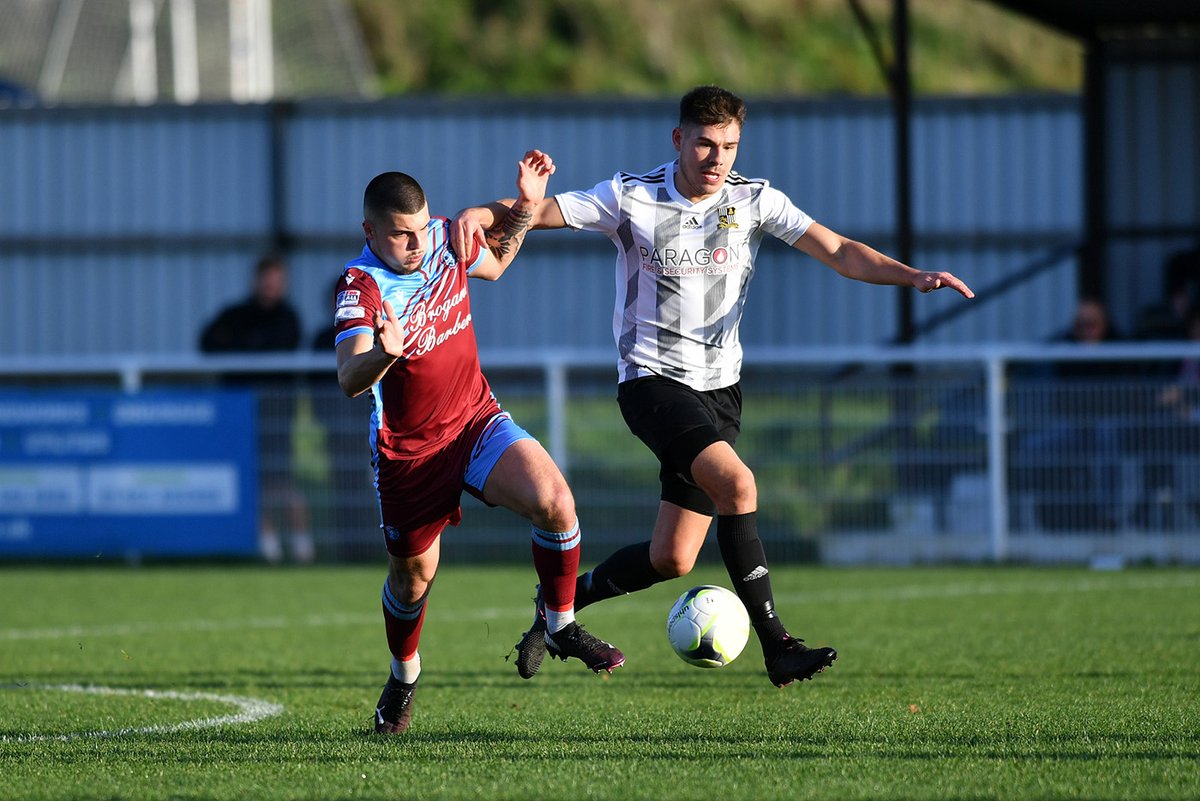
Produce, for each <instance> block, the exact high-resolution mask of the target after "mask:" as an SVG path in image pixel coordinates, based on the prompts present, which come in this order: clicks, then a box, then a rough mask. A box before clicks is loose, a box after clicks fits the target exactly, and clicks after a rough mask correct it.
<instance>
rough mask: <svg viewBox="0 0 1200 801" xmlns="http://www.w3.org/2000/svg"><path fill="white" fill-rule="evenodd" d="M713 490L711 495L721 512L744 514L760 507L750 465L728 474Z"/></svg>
mask: <svg viewBox="0 0 1200 801" xmlns="http://www.w3.org/2000/svg"><path fill="white" fill-rule="evenodd" d="M712 490H713V491H711V492H710V493H709V495H710V497H712V499H713V502H714V503H715V504H716V505H717V511H718V512H719V513H720V514H744V513H745V512H753V511H754V510H755V509H757V508H758V487H757V485H756V484H755V483H754V473H752V472H751V471H750V468H748V467H743V468H742V469H741V470H738V471H737V472H735V473H734V474H733V475H732V476H727V477H726V478H725V479H724V480H722V481H720V482H718V484H717V486H716V487H714V488H712Z"/></svg>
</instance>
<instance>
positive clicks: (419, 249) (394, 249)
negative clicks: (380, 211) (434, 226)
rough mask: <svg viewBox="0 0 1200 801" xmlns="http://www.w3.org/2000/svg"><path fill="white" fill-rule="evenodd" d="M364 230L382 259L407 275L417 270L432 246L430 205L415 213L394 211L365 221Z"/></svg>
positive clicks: (377, 254) (373, 248)
mask: <svg viewBox="0 0 1200 801" xmlns="http://www.w3.org/2000/svg"><path fill="white" fill-rule="evenodd" d="M363 232H364V233H366V235H367V242H369V243H370V245H371V250H373V251H374V252H375V255H376V256H378V257H379V260H380V261H382V262H383V263H384V264H386V265H387V266H388V267H391V268H392V269H393V270H395V271H396V272H398V273H401V274H404V275H407V274H408V273H411V272H415V271H416V270H417V268H418V267H420V266H421V261H422V260H423V259H424V258H425V250H426V248H427V247H428V245H429V206H423V207H422V208H421V210H420V211H418V212H416V213H415V214H397V213H395V212H392V213H391V214H386V215H382V216H381V217H380V218H378V219H373V220H363Z"/></svg>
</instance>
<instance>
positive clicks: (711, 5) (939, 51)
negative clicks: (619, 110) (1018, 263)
mask: <svg viewBox="0 0 1200 801" xmlns="http://www.w3.org/2000/svg"><path fill="white" fill-rule="evenodd" d="M352 2H353V5H354V8H355V10H356V12H357V13H358V16H359V19H360V21H361V22H362V24H363V29H364V31H365V33H366V36H367V40H368V42H369V46H370V48H371V53H372V57H373V59H374V62H375V65H376V67H377V70H378V76H379V85H380V88H381V90H382V91H383V93H384V94H385V95H402V94H420V93H437V94H455V95H463V94H465V95H479V96H509V95H517V96H528V95H622V96H662V95H669V94H674V93H676V92H679V91H681V90H683V89H686V88H688V87H690V86H693V85H695V84H698V83H710V82H711V83H720V84H722V85H726V86H729V87H730V88H733V89H735V90H736V91H738V92H739V93H742V94H754V95H769V96H775V95H793V96H794V95H801V96H831V95H834V96H836V95H854V96H872V95H882V94H885V93H886V86H885V82H884V79H883V77H882V75H881V73H880V69H879V66H878V64H877V63H876V60H875V58H874V56H873V55H872V50H871V46H870V43H869V41H868V38H867V37H866V36H865V35H864V33H863V30H862V28H861V27H860V26H859V24H858V22H857V21H856V19H855V15H854V12H853V9H852V5H851V2H850V0H790V1H789V0H740V1H739V0H688V1H686V2H684V1H676V0H490V1H489V2H484V0H438V2H418V3H412V2H404V0H352ZM861 5H862V8H863V9H864V10H865V11H866V13H867V15H868V16H869V17H870V19H871V22H872V24H873V28H874V30H875V31H876V33H877V35H878V37H879V40H880V41H881V42H882V44H883V47H884V49H885V51H886V52H887V54H888V55H889V56H890V52H891V40H890V30H889V24H890V18H891V6H892V4H891V0H861ZM909 8H910V29H911V41H912V52H911V68H912V80H913V89H914V91H915V92H916V93H917V94H924V95H978V94H1000V93H1012V92H1031V91H1032V92H1074V91H1077V90H1078V88H1079V85H1080V80H1081V74H1082V61H1081V53H1082V48H1081V45H1080V43H1079V42H1077V41H1075V40H1073V39H1071V38H1069V37H1065V36H1062V35H1059V34H1056V33H1055V32H1053V31H1051V30H1050V29H1048V28H1045V27H1043V26H1039V25H1036V24H1034V23H1032V22H1030V21H1028V20H1026V19H1025V18H1022V17H1020V16H1018V15H1016V14H1013V13H1011V12H1007V11H1004V10H1002V9H1000V8H999V7H997V6H995V5H993V4H991V3H988V2H983V0H910V3H909Z"/></svg>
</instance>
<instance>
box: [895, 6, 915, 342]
mask: <svg viewBox="0 0 1200 801" xmlns="http://www.w3.org/2000/svg"><path fill="white" fill-rule="evenodd" d="M892 59H893V61H892V69H891V71H890V76H889V77H890V83H891V90H892V106H893V121H894V124H895V132H896V151H895V152H896V258H897V259H899V260H900V261H902V262H904V263H905V264H912V258H913V254H912V250H913V230H912V148H911V144H910V130H911V127H912V126H911V122H912V120H911V118H912V86H911V77H910V75H909V66H908V0H892ZM897 293H898V304H899V305H898V308H897V321H896V326H897V330H896V341H897V342H899V343H901V344H908V343H910V342H912V341H913V340H914V339H916V325H915V323H914V321H913V293H912V290H911V289H909V288H908V287H899V288H898V289H897Z"/></svg>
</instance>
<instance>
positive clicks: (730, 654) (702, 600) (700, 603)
mask: <svg viewBox="0 0 1200 801" xmlns="http://www.w3.org/2000/svg"><path fill="white" fill-rule="evenodd" d="M749 637H750V616H749V615H748V614H746V607H744V606H742V602H741V600H740V599H739V598H738V597H737V595H735V594H734V593H732V592H730V591H729V590H727V589H725V588H724V587H717V586H715V585H712V584H704V585H702V586H699V587H692V588H691V589H690V590H688V591H687V592H685V593H684V594H683V595H680V596H679V600H678V601H676V602H675V605H674V606H672V607H671V612H670V614H668V615H667V638H668V639H669V640H670V641H671V647H672V648H673V649H675V653H677V654H678V655H679V658H680V659H682V660H683V661H684V662H687V663H688V664H689V665H695V666H696V667H702V668H718V667H722V666H724V665H728V664H729V663H730V662H732V661H733V660H735V659H737V656H738V654H740V653H741V652H742V649H743V648H745V647H746V640H747V639H749Z"/></svg>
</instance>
